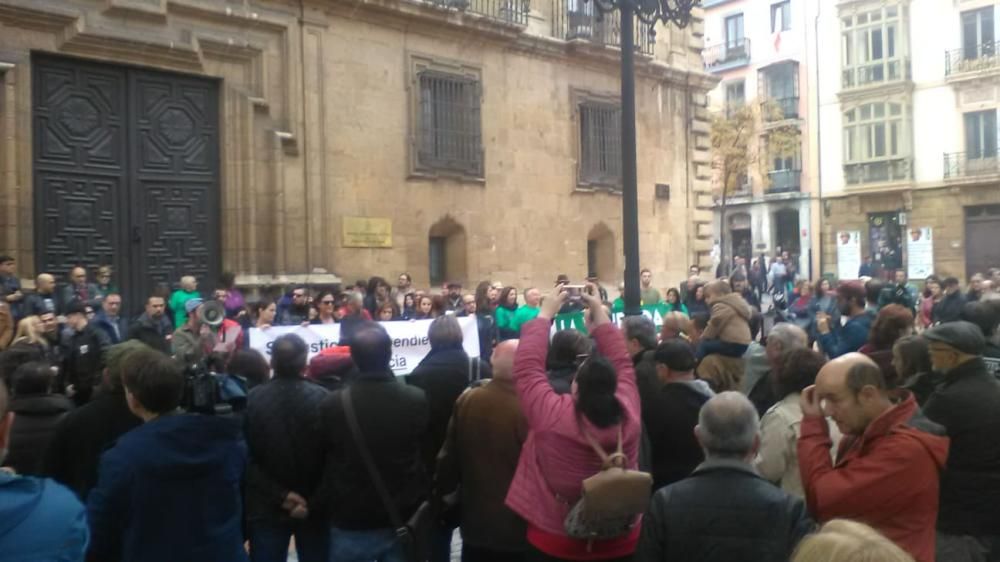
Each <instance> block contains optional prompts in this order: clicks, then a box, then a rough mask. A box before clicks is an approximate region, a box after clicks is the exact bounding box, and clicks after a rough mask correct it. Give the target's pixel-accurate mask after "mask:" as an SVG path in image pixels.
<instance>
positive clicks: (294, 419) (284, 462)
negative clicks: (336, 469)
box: [243, 377, 328, 520]
mask: <svg viewBox="0 0 1000 562" xmlns="http://www.w3.org/2000/svg"><path fill="white" fill-rule="evenodd" d="M327 394H328V392H327V391H326V389H324V388H323V387H321V386H319V385H318V384H316V383H314V382H312V381H310V380H307V379H305V378H300V377H297V378H275V379H271V380H270V381H268V382H266V383H264V384H262V385H260V386H257V387H255V388H254V389H253V390H252V391H251V392H250V396H249V397H248V399H247V409H246V412H245V413H244V415H243V422H244V430H245V434H246V441H247V448H248V450H249V459H248V460H249V464H248V465H247V482H246V497H247V505H246V511H247V519H251V520H252V519H268V520H287V512H286V511H285V510H284V509H282V508H281V503H282V502H283V501H284V499H285V495H286V494H287V493H288V492H289V491H292V492H296V493H298V494H299V495H301V496H302V497H303V498H308V497H310V496H313V495H314V494H315V493H316V489H317V488H318V486H319V482H320V479H321V477H322V475H323V448H322V447H321V446H320V444H321V443H322V441H323V433H322V432H321V431H320V425H319V405H320V403H321V402H322V401H323V399H324V398H326V396H327ZM315 515H318V514H315Z"/></svg>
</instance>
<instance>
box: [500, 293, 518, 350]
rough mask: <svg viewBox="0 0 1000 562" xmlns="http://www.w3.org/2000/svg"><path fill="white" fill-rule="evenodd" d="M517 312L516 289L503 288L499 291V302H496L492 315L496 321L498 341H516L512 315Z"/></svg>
mask: <svg viewBox="0 0 1000 562" xmlns="http://www.w3.org/2000/svg"><path fill="white" fill-rule="evenodd" d="M516 312H517V289H515V288H514V287H504V288H503V290H502V291H500V300H498V301H497V308H496V311H495V312H494V315H495V316H496V319H497V335H498V338H497V339H498V340H499V341H504V340H513V339H517V335H518V333H517V330H515V329H514V314H515V313H516Z"/></svg>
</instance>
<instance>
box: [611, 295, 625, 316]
mask: <svg viewBox="0 0 1000 562" xmlns="http://www.w3.org/2000/svg"><path fill="white" fill-rule="evenodd" d="M624 311H625V299H623V298H621V297H618V298H617V299H615V302H613V303H611V312H624Z"/></svg>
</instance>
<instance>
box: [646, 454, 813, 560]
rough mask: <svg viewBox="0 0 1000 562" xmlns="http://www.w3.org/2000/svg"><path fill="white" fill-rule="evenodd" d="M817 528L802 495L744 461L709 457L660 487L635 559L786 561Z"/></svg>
mask: <svg viewBox="0 0 1000 562" xmlns="http://www.w3.org/2000/svg"><path fill="white" fill-rule="evenodd" d="M812 529H813V522H812V520H810V519H809V514H808V513H806V506H805V504H804V503H803V501H802V500H801V499H799V498H796V497H794V496H790V495H788V494H787V493H785V492H784V491H782V490H781V488H778V487H777V486H775V485H773V484H771V483H770V482H768V481H766V480H764V479H763V478H761V477H760V476H758V475H757V473H756V472H754V471H753V469H752V468H750V467H749V466H747V465H746V464H745V463H742V462H739V461H726V460H710V461H708V462H706V463H704V464H702V465H701V466H699V467H698V468H697V469H696V470H695V471H694V474H692V475H691V477H690V478H686V479H684V480H681V481H680V482H677V483H676V484H672V485H670V486H667V487H666V488H663V489H661V490H660V491H658V492H657V493H656V494H655V495H654V496H653V500H652V503H651V504H650V507H649V512H648V513H646V516H645V518H643V521H642V536H641V537H640V539H639V546H638V547H637V548H636V551H635V556H634V558H633V560H634V561H635V562H668V561H673V560H690V561H695V560H696V561H698V562H733V561H734V560H753V561H754V562H787V560H788V559H789V557H791V555H792V551H793V550H794V549H795V546H796V545H797V544H798V543H799V541H800V540H802V538H803V537H804V536H805V535H806V534H808V533H809V532H810V531H812Z"/></svg>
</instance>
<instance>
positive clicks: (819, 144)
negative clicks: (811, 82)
mask: <svg viewBox="0 0 1000 562" xmlns="http://www.w3.org/2000/svg"><path fill="white" fill-rule="evenodd" d="M822 9H823V8H822V2H821V3H819V4H817V6H816V19H815V20H814V22H813V52H815V53H816V56H815V66H816V69H815V71H814V72H815V73H816V84H815V88H816V121H815V123H814V124H813V125H814V126H815V128H816V133H815V134H816V195H817V199H818V200H819V229H818V230H817V231H816V236H817V237H818V238H819V275H820V277H822V276H823V215H824V211H823V135H821V134H820V131H821V127H820V123H821V121H822V119H821V118H820V109H821V105H820V97H819V93H820V87H819V12H820V10H822ZM810 129H811V127H810ZM810 267H812V260H810Z"/></svg>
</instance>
